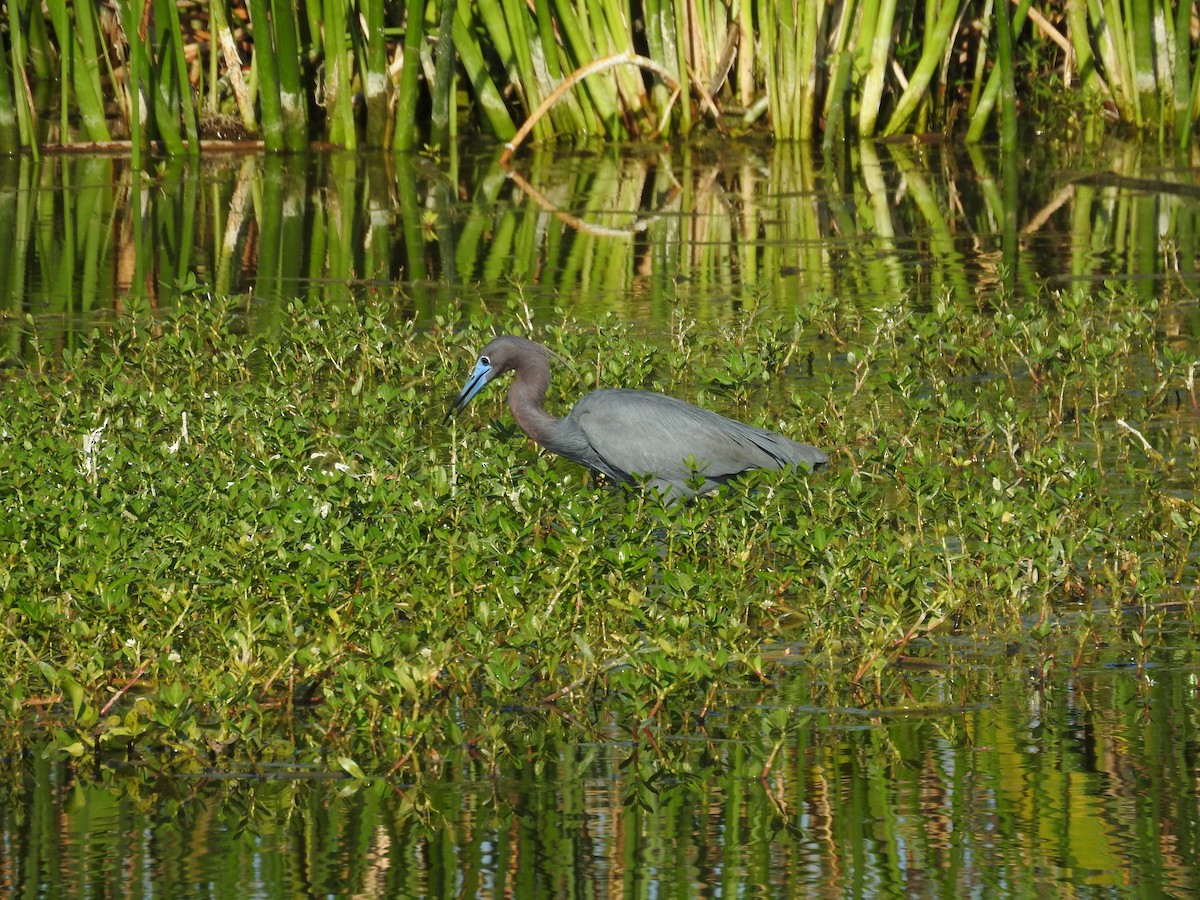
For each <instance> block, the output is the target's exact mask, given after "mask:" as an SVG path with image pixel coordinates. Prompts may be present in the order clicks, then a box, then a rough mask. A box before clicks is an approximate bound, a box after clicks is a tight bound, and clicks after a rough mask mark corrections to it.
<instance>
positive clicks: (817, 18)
mask: <svg viewBox="0 0 1200 900" xmlns="http://www.w3.org/2000/svg"><path fill="white" fill-rule="evenodd" d="M800 8H801V15H800V21H799V23H798V25H799V29H798V31H797V34H796V45H797V50H796V55H797V57H798V58H797V64H796V68H797V72H796V81H797V85H796V87H797V92H798V95H799V96H798V100H799V102H798V103H797V104H796V107H797V109H796V122H795V129H794V130H795V134H796V137H797V138H799V139H800V140H802V141H810V140H812V137H813V131H814V129H816V127H817V117H816V113H815V110H816V108H817V56H818V52H819V51H818V43H819V41H820V40H821V28H822V24H823V23H822V21H821V12H822V10H824V9H825V4H823V3H820V4H819V3H803V4H801V7H800Z"/></svg>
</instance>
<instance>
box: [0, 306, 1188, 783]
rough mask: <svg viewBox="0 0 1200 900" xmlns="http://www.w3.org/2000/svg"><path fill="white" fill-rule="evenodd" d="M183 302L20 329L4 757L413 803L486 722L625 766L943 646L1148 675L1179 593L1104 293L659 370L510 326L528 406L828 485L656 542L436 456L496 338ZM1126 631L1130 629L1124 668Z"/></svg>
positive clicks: (711, 505)
mask: <svg viewBox="0 0 1200 900" xmlns="http://www.w3.org/2000/svg"><path fill="white" fill-rule="evenodd" d="M195 299H196V302H194V303H192V304H190V305H188V306H187V307H186V308H181V309H179V310H177V311H175V312H172V313H170V314H168V315H165V316H162V317H150V316H148V315H144V314H130V315H128V316H126V317H123V318H121V319H118V320H116V321H114V322H112V323H111V324H109V325H106V326H105V327H103V328H100V327H97V328H96V329H94V330H93V331H92V333H91V335H90V337H89V338H88V339H87V340H85V341H83V342H82V343H81V344H80V345H79V346H77V347H67V348H59V349H55V350H53V351H52V350H51V348H49V347H46V346H44V345H42V343H41V342H40V340H39V339H38V326H37V323H36V322H34V323H33V324H32V325H31V326H30V327H31V328H32V330H33V334H32V335H31V340H30V344H29V346H30V348H31V350H30V355H29V356H28V358H27V360H28V361H27V364H26V365H25V367H24V368H8V369H5V370H3V371H2V372H0V398H2V400H3V403H4V406H5V408H6V409H8V410H10V414H9V415H8V416H7V417H6V420H5V422H4V423H3V424H2V425H0V473H2V476H3V479H4V483H5V484H6V486H7V487H6V491H5V493H4V496H3V500H2V503H3V509H2V510H0V513H2V514H0V633H2V634H3V635H4V641H5V643H6V646H8V647H9V648H10V654H9V659H10V665H9V666H7V667H6V668H5V670H4V671H3V673H0V686H2V687H3V696H4V697H5V698H6V700H5V702H4V706H3V708H2V709H0V719H2V720H3V721H4V723H5V726H6V728H5V731H6V734H8V735H9V738H8V740H9V741H10V742H17V743H20V744H24V745H30V744H35V743H36V744H40V745H43V746H48V747H50V748H53V749H55V750H58V751H62V752H65V753H67V754H69V755H72V756H87V755H89V754H98V753H106V752H110V751H118V750H119V751H121V752H124V753H136V754H152V753H154V752H156V750H158V749H161V748H168V749H170V750H171V751H172V752H174V753H175V754H176V756H175V758H176V760H177V764H178V765H179V766H188V765H200V764H203V763H204V761H205V760H210V761H211V760H212V759H214V758H216V757H217V756H219V755H221V754H228V753H236V754H239V755H242V756H245V757H248V758H250V759H269V758H272V757H274V756H277V755H287V754H288V753H295V752H297V751H299V752H306V753H315V752H321V753H327V754H329V758H330V762H331V765H341V764H338V763H336V758H337V757H343V758H345V759H346V760H348V761H351V762H354V763H355V764H356V765H357V766H358V767H359V770H360V771H363V772H366V773H368V774H371V773H375V772H378V771H380V767H381V766H382V767H384V768H386V767H389V766H394V767H395V768H397V769H399V770H403V771H405V772H408V773H410V774H412V775H418V774H420V773H421V772H424V771H426V770H428V769H429V768H431V767H436V765H437V760H438V759H439V758H440V753H441V749H440V748H444V747H445V746H446V745H447V742H449V743H451V744H454V745H462V744H464V743H465V744H467V745H469V746H471V747H473V748H475V749H476V750H477V751H478V752H479V753H480V754H481V756H482V757H483V758H486V759H490V760H494V761H495V760H500V759H505V758H511V756H512V755H513V754H515V753H516V754H519V753H520V750H519V748H516V747H514V740H515V739H514V737H513V735H512V733H511V732H510V730H509V726H503V727H502V726H501V725H499V724H498V721H499V720H498V719H497V716H501V717H502V718H503V719H504V721H506V722H508V721H509V719H510V717H511V716H512V715H513V714H514V711H517V710H520V711H522V713H521V715H524V716H527V717H534V718H537V719H538V720H539V721H540V722H542V723H543V725H544V724H545V723H547V722H549V721H551V720H557V721H558V725H557V726H556V727H558V728H561V729H565V730H575V731H576V732H577V733H578V734H585V733H587V731H588V729H594V728H597V727H601V725H600V723H599V719H601V718H605V717H610V718H611V720H612V721H613V722H616V723H619V725H620V727H624V728H629V729H633V732H631V733H636V734H642V732H640V731H637V729H639V728H642V727H643V726H645V725H646V723H653V727H654V730H655V731H657V730H658V729H664V728H665V729H667V730H671V729H690V728H693V727H695V725H696V722H697V721H698V718H697V717H699V718H703V716H704V715H707V713H705V712H704V711H705V710H709V711H711V710H713V709H714V708H720V707H721V706H722V703H723V699H722V698H723V697H725V696H726V695H727V694H728V692H730V691H733V690H737V689H741V688H744V687H745V686H747V685H756V686H759V687H760V688H761V689H763V690H770V689H771V686H772V685H773V684H775V683H776V682H777V681H778V680H779V679H781V678H782V677H783V673H784V669H783V668H782V667H783V666H795V665H811V666H816V667H826V666H828V667H830V668H829V674H828V676H827V677H828V678H829V679H832V680H833V681H834V682H838V683H840V684H841V687H840V688H838V687H834V686H831V687H830V690H831V691H849V692H851V694H853V695H854V696H857V697H858V698H859V701H861V702H865V700H866V699H869V698H872V697H874V698H881V697H883V696H886V695H887V693H888V691H889V690H890V688H889V684H890V678H891V674H890V673H891V671H892V669H891V666H893V665H894V664H895V663H896V660H897V659H898V658H899V657H900V656H901V655H903V656H905V657H910V656H912V655H913V653H914V652H917V653H922V654H931V655H932V656H933V657H934V658H946V657H948V656H952V655H953V653H954V652H956V651H954V650H953V648H954V647H955V646H957V643H956V642H958V641H961V640H962V639H963V636H968V635H969V636H974V637H975V638H977V639H979V640H986V641H991V642H995V644H996V645H997V646H1002V645H1005V644H1011V643H1015V644H1017V645H1019V646H1023V645H1025V644H1028V645H1029V646H1030V647H1031V648H1035V647H1037V648H1040V647H1043V646H1046V642H1048V641H1049V642H1051V644H1053V643H1054V642H1065V643H1066V645H1067V646H1068V647H1069V649H1067V650H1065V651H1061V652H1060V653H1059V658H1060V659H1062V658H1064V657H1066V656H1073V655H1076V654H1078V653H1080V652H1083V651H1082V648H1083V647H1084V646H1085V645H1086V644H1087V643H1088V642H1089V641H1096V640H1099V639H1100V638H1099V637H1098V636H1099V635H1102V636H1103V640H1104V641H1114V642H1118V643H1125V644H1126V645H1130V642H1133V644H1136V646H1137V647H1138V648H1143V647H1149V646H1151V644H1152V642H1153V640H1154V637H1153V635H1154V630H1155V629H1156V628H1158V627H1159V623H1160V622H1162V621H1163V619H1164V617H1165V616H1167V615H1168V614H1167V613H1166V612H1162V610H1165V609H1167V607H1165V606H1164V605H1163V604H1166V603H1168V602H1181V601H1183V600H1185V599H1186V598H1187V597H1188V596H1189V593H1188V592H1189V590H1191V589H1192V588H1193V587H1194V584H1195V580H1196V560H1195V546H1196V540H1197V534H1198V533H1200V513H1198V512H1197V508H1196V505H1195V503H1194V502H1193V498H1190V497H1188V496H1187V495H1186V493H1183V492H1182V490H1181V488H1180V484H1181V483H1182V482H1181V481H1180V480H1179V479H1180V477H1181V476H1185V475H1186V473H1189V472H1194V470H1195V465H1196V463H1195V458H1196V442H1195V439H1194V436H1192V435H1191V432H1190V430H1189V429H1187V428H1186V427H1183V426H1182V425H1176V424H1175V422H1174V421H1173V420H1171V419H1170V418H1169V417H1167V418H1163V417H1161V416H1160V417H1159V418H1158V419H1157V420H1155V421H1156V422H1157V424H1153V423H1151V422H1148V421H1147V417H1148V416H1155V415H1156V414H1157V413H1156V410H1161V409H1162V408H1163V404H1164V397H1166V396H1167V394H1168V393H1170V392H1171V391H1172V390H1173V391H1175V392H1176V393H1178V394H1179V395H1180V397H1186V391H1187V382H1186V378H1187V377H1188V375H1187V373H1188V372H1190V369H1189V368H1188V365H1187V363H1186V360H1185V359H1184V358H1183V357H1177V356H1174V355H1171V354H1168V353H1167V352H1165V351H1163V350H1162V348H1160V347H1159V345H1158V343H1157V339H1156V338H1155V336H1154V327H1153V323H1154V321H1155V320H1156V317H1157V316H1159V315H1161V311H1160V310H1158V309H1157V308H1155V307H1154V306H1152V305H1147V304H1145V302H1144V301H1142V300H1141V299H1140V298H1139V297H1137V296H1136V295H1135V294H1132V293H1127V292H1123V291H1121V290H1113V291H1110V292H1109V293H1107V294H1105V295H1104V297H1103V301H1102V302H1097V303H1093V304H1079V303H1077V302H1076V301H1075V300H1074V299H1071V298H1068V297H1066V296H1065V295H1064V296H1060V295H1049V296H1047V297H1044V298H1040V302H1039V303H1038V304H1036V305H1030V306H1029V307H1024V306H1021V307H1017V306H1014V305H1013V304H1012V302H1011V301H1001V302H1000V303H998V304H997V305H996V306H995V307H994V308H969V307H962V306H960V305H956V304H954V303H953V302H950V301H946V302H940V303H937V304H935V306H934V308H932V309H930V310H928V311H925V312H920V311H916V310H908V311H905V312H903V313H901V312H899V311H898V310H895V309H890V310H876V311H869V312H867V313H860V314H856V315H854V316H848V315H845V314H844V311H839V310H838V309H837V308H835V307H834V306H831V305H830V304H828V303H827V302H826V301H825V300H822V299H820V298H814V299H813V301H812V302H811V304H809V305H808V306H803V307H801V308H800V309H798V310H797V312H796V315H795V316H794V317H793V318H792V319H791V320H789V321H782V322H778V321H775V322H769V321H767V320H766V319H765V318H754V317H751V318H750V319H749V320H748V321H747V322H746V323H744V325H743V326H740V327H738V328H737V329H735V330H732V331H725V332H718V331H713V332H705V331H703V330H701V329H698V328H695V327H693V326H691V325H689V324H687V323H678V324H677V325H676V326H674V327H673V328H672V329H671V333H669V334H665V335H662V336H646V335H642V334H639V333H638V332H637V331H636V330H635V329H632V328H630V327H629V326H627V325H624V324H621V323H619V322H618V321H616V320H615V319H613V320H609V321H602V322H600V323H599V324H597V325H581V324H579V323H577V322H574V321H572V320H571V319H569V318H566V317H559V318H557V319H555V320H553V321H549V322H547V323H546V324H545V325H544V326H541V325H538V324H537V323H531V324H534V325H535V333H536V335H537V337H538V338H539V339H541V340H543V341H544V342H546V343H547V344H548V345H550V346H553V347H555V348H556V349H558V350H560V352H562V353H563V355H564V356H567V357H569V358H571V359H573V360H574V364H573V365H574V368H575V370H576V371H575V374H576V375H577V376H578V379H579V382H582V384H580V383H574V384H573V383H572V379H571V378H570V377H561V378H558V379H556V386H555V388H554V390H553V391H552V394H551V396H550V397H549V398H548V405H549V406H550V407H551V408H555V407H557V408H559V409H562V408H564V407H566V406H567V405H569V399H570V398H573V397H575V396H577V395H578V393H579V392H580V390H581V389H583V388H590V387H591V386H611V385H616V384H624V385H629V384H640V385H645V386H647V387H650V388H653V389H658V390H668V389H669V390H670V391H671V392H672V393H675V394H678V395H680V396H685V397H688V398H690V399H696V400H699V401H702V402H705V403H706V404H708V405H711V406H715V407H717V408H725V409H728V410H729V411H731V412H733V411H734V407H737V408H738V409H737V411H738V412H739V415H740V416H742V417H744V418H748V419H752V420H754V421H756V422H758V423H761V424H763V425H765V426H767V427H773V428H779V429H781V430H782V431H783V432H784V433H793V434H796V435H797V436H802V437H803V438H804V439H811V440H814V441H815V442H818V443H819V444H821V445H822V446H824V447H827V448H829V449H830V450H831V456H832V460H831V463H830V466H829V469H828V473H827V474H819V475H816V476H813V477H796V476H789V475H788V474H784V473H774V472H758V473H752V474H751V476H750V477H748V478H747V479H745V480H744V481H743V482H741V483H739V484H737V485H736V486H730V487H727V488H723V489H722V490H721V491H720V492H719V493H718V494H717V495H715V496H713V497H709V498H702V499H700V500H697V501H695V502H693V503H690V504H687V505H684V506H682V507H678V508H674V507H669V506H664V504H663V502H662V500H661V499H658V498H656V497H655V496H653V495H647V494H644V493H641V492H638V491H614V490H611V489H609V487H608V486H606V485H604V484H602V483H601V482H599V481H597V480H595V479H594V478H593V477H591V476H589V475H587V474H586V473H584V472H583V471H581V470H580V469H579V468H578V467H576V466H574V465H572V464H570V463H569V462H565V461H561V460H558V459H556V458H554V457H553V456H549V455H545V454H542V453H540V452H539V451H538V450H537V449H536V447H535V446H534V445H532V444H531V443H530V442H529V441H528V440H527V439H526V438H525V437H524V435H522V434H521V433H520V432H519V431H518V430H517V429H516V428H515V427H514V426H513V425H512V424H511V421H510V419H509V417H508V415H507V411H506V410H505V409H503V408H502V407H501V404H502V402H503V401H502V400H501V398H500V397H499V396H498V395H496V396H494V397H490V399H486V398H481V400H480V401H479V405H478V410H477V413H476V415H475V417H473V418H472V419H471V420H469V421H468V420H462V421H458V422H456V423H455V424H454V425H453V426H451V427H449V428H443V427H441V426H440V425H438V424H437V423H438V422H440V420H441V418H442V414H443V413H444V410H445V405H446V403H447V402H448V401H449V399H450V398H451V397H452V396H453V393H454V392H455V390H456V388H457V381H458V379H459V377H460V375H461V369H462V366H463V365H464V364H466V363H467V362H468V361H469V360H470V359H471V358H472V355H473V353H474V352H475V351H477V350H478V348H479V347H480V346H482V345H483V344H484V343H486V341H487V339H488V338H489V337H490V336H491V335H492V334H494V333H496V332H497V331H499V330H505V331H507V330H512V329H514V328H515V327H516V323H517V322H520V321H521V320H522V319H525V318H528V315H529V312H528V309H527V308H525V307H523V306H522V305H521V304H520V303H519V302H518V303H515V304H514V305H513V306H512V307H511V309H510V310H509V311H508V312H507V313H506V314H504V315H503V316H502V317H496V318H493V317H478V318H476V319H473V320H470V321H461V320H459V319H457V318H452V319H434V320H430V321H423V322H419V323H414V322H412V321H404V320H400V319H398V318H397V317H396V316H395V314H394V307H392V306H391V305H390V304H387V303H383V302H380V301H371V300H367V301H362V302H360V303H355V304H351V303H347V302H344V301H340V300H334V299H328V300H314V301H299V300H297V301H292V302H291V303H290V304H288V306H287V307H286V308H285V309H284V310H282V313H283V314H281V315H278V316H273V317H271V318H270V319H269V320H262V319H257V318H256V315H257V311H256V309H255V307H254V305H253V303H252V302H250V301H247V300H246V299H245V298H236V297H221V296H210V297H203V298H202V297H199V296H197V297H196V298H195ZM1006 304H1007V305H1006ZM1013 310H1016V311H1015V312H1013ZM832 316H838V317H839V321H838V322H837V323H836V329H835V328H834V326H833V324H832V322H831V321H830V317H832ZM1024 319H1028V320H1029V321H1031V322H1032V323H1033V325H1030V326H1026V325H1024V324H1022V320H1024ZM835 333H836V335H837V339H836V340H835V339H834V337H833V335H834V334H835ZM731 365H733V366H735V367H739V369H738V370H739V371H740V372H741V373H742V374H741V376H740V377H739V379H738V380H737V381H736V382H733V381H731V380H730V378H729V369H730V366H731ZM722 372H724V373H725V374H724V375H722V374H721V373H722ZM563 375H564V376H569V373H567V372H565V371H564V372H563ZM1159 385H1165V387H1162V388H1158V387H1157V386H1159ZM1172 386H1173V387H1172ZM706 392H710V393H709V394H708V395H706ZM1183 408H1184V409H1187V408H1189V407H1187V406H1186V405H1185V406H1184V407H1183ZM1118 422H1125V423H1126V427H1122V426H1121V425H1120V424H1118ZM1131 423H1134V424H1131ZM1152 424H1153V427H1152ZM1139 425H1140V427H1139ZM1130 429H1134V430H1136V433H1137V434H1138V435H1141V436H1142V440H1141V441H1139V440H1138V437H1136V436H1135V434H1134V431H1133V430H1130ZM467 432H470V433H467ZM1081 598H1082V599H1081ZM1081 604H1082V606H1083V609H1084V610H1085V611H1086V615H1084V616H1080V615H1079V614H1078V610H1079V609H1080V606H1081ZM1129 609H1136V610H1138V611H1139V612H1138V615H1139V616H1142V619H1144V622H1145V625H1144V627H1143V626H1139V627H1138V628H1136V629H1133V630H1132V631H1129V632H1125V631H1123V627H1124V624H1125V623H1127V622H1128V618H1127V615H1126V611H1127V610H1129ZM1139 621H1141V620H1139ZM1031 623H1034V624H1032V625H1031ZM1039 629H1041V630H1039ZM1045 629H1049V630H1045ZM1139 641H1140V643H1139ZM1038 652H1040V651H1038ZM1138 652H1139V653H1140V652H1142V651H1141V650H1140V649H1139V651H1138ZM855 692H857V693H855ZM842 702H848V701H847V700H846V698H845V697H843V701H842ZM872 702H878V701H872ZM601 708H602V709H603V710H604V713H603V715H600V713H598V710H599V709H601ZM772 729H773V730H770V731H769V733H766V734H765V736H764V740H765V743H764V745H763V746H764V748H765V749H764V753H765V754H766V755H767V756H769V755H770V747H774V746H777V745H778V742H779V740H780V736H781V735H782V734H784V732H781V731H780V730H779V729H778V728H776V727H775V726H772ZM518 743H519V742H518ZM372 760H380V761H386V764H385V763H384V762H378V763H372V762H371V761H372ZM769 768H770V766H769V764H765V769H767V770H769ZM341 769H343V770H345V769H346V767H345V766H344V765H341ZM652 774H653V773H652V772H651V771H650V770H647V772H646V778H650V777H652Z"/></svg>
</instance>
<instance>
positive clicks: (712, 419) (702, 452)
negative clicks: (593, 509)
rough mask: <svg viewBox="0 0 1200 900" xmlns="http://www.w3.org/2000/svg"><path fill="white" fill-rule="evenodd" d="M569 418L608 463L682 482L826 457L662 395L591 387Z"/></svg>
mask: <svg viewBox="0 0 1200 900" xmlns="http://www.w3.org/2000/svg"><path fill="white" fill-rule="evenodd" d="M568 418H569V419H570V420H571V421H572V422H573V423H574V424H575V425H576V426H577V427H578V429H579V431H580V433H581V434H582V436H583V437H584V438H586V441H587V443H588V446H589V447H590V449H591V450H592V451H593V452H594V453H595V454H596V455H597V456H598V457H600V458H601V459H603V460H604V462H605V463H606V464H607V465H608V466H609V467H610V468H612V469H614V470H617V471H619V472H624V473H628V474H629V475H633V476H650V477H651V478H652V480H653V481H654V482H656V483H662V482H667V483H669V484H672V485H675V486H678V487H680V488H686V486H687V485H688V484H689V482H691V483H695V482H696V480H697V476H700V479H701V480H702V481H703V482H704V484H703V486H702V489H703V490H708V489H710V488H712V487H715V486H716V484H718V483H720V482H722V481H724V480H727V479H729V478H732V477H733V476H735V475H738V474H740V473H742V472H745V471H747V470H748V469H780V468H783V467H784V466H788V465H796V464H806V465H808V466H809V467H810V468H812V467H815V466H819V465H821V464H822V463H824V462H825V461H826V456H825V454H823V453H822V452H821V451H820V450H817V448H815V447H810V446H809V445H807V444H800V443H797V442H795V441H792V440H790V439H788V438H785V437H783V436H782V435H778V434H775V433H774V432H770V431H766V430H764V429H761V428H754V427H753V426H750V425H745V424H743V423H741V422H737V421H734V420H733V419H727V418H725V417H724V416H720V415H717V414H716V413H714V412H711V411H710V410H707V409H702V408H700V407H698V406H693V405H692V404H690V403H684V402H683V401H681V400H676V399H674V398H673V397H667V396H665V395H663V394H652V393H648V392H645V391H628V390H603V391H595V392H594V393H591V394H588V395H587V396H586V397H584V398H583V399H581V400H580V401H579V402H578V403H577V404H575V408H574V409H573V410H572V411H571V415H570V416H569V417H568ZM689 492H690V491H689Z"/></svg>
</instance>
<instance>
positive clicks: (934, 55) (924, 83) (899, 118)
mask: <svg viewBox="0 0 1200 900" xmlns="http://www.w3.org/2000/svg"><path fill="white" fill-rule="evenodd" d="M927 9H928V8H927ZM1005 15H1006V16H1007V11H1005ZM957 20H958V2H957V0H944V2H943V3H942V5H941V8H940V9H939V10H938V12H937V18H936V19H935V20H934V25H933V30H932V31H931V32H927V33H926V35H925V40H924V47H923V49H922V51H921V58H920V59H919V60H918V61H917V67H916V69H914V70H913V74H912V75H911V76H910V77H909V80H908V87H906V88H905V89H904V93H903V94H901V95H900V99H899V100H898V101H897V102H896V108H895V110H893V111H892V115H891V118H890V119H889V120H888V124H887V126H886V127H885V128H884V130H883V133H884V135H892V134H898V133H899V132H901V131H903V130H904V129H905V127H907V125H908V123H909V120H910V119H911V118H912V116H913V113H915V112H916V111H917V108H918V106H919V105H920V104H921V102H922V101H923V100H924V99H925V98H926V96H927V91H928V90H929V83H930V82H931V81H932V80H933V74H934V72H936V71H937V67H938V64H939V63H940V62H941V61H942V57H943V56H944V55H945V53H946V46H947V44H948V42H949V41H950V38H951V33H952V32H953V30H954V23H955V22H956V21H957Z"/></svg>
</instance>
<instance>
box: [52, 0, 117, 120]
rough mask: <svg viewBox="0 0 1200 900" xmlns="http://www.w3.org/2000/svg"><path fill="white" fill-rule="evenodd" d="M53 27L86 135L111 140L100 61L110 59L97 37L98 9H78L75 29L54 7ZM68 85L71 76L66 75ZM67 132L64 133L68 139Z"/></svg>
mask: <svg viewBox="0 0 1200 900" xmlns="http://www.w3.org/2000/svg"><path fill="white" fill-rule="evenodd" d="M50 12H51V15H52V16H53V17H54V19H53V25H54V30H55V32H56V33H57V34H58V35H59V41H60V45H61V46H62V47H63V49H64V53H63V58H64V63H63V64H64V66H66V65H67V64H68V60H69V66H70V75H69V80H70V84H71V86H72V88H73V89H74V91H75V103H76V105H77V106H78V108H79V116H80V121H81V122H82V123H83V131H84V134H86V135H87V138H88V140H91V141H107V140H111V134H110V132H109V130H108V119H107V116H106V115H105V112H104V89H103V88H102V86H101V84H100V66H99V65H97V61H98V60H100V59H102V58H106V57H105V55H104V54H103V52H102V51H101V49H100V42H99V39H98V38H97V33H98V30H99V22H98V21H97V19H96V7H95V5H94V4H91V3H84V4H80V5H78V6H76V7H75V26H74V27H73V28H72V27H71V22H70V19H69V18H68V16H67V15H66V10H65V9H63V8H62V6H61V5H60V4H57V3H54V4H51V5H50ZM68 48H69V49H68ZM63 78H64V82H65V81H66V80H67V78H68V76H67V75H66V74H65V73H64V76H63ZM65 135H66V132H65V131H64V140H65V139H66V138H65Z"/></svg>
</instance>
